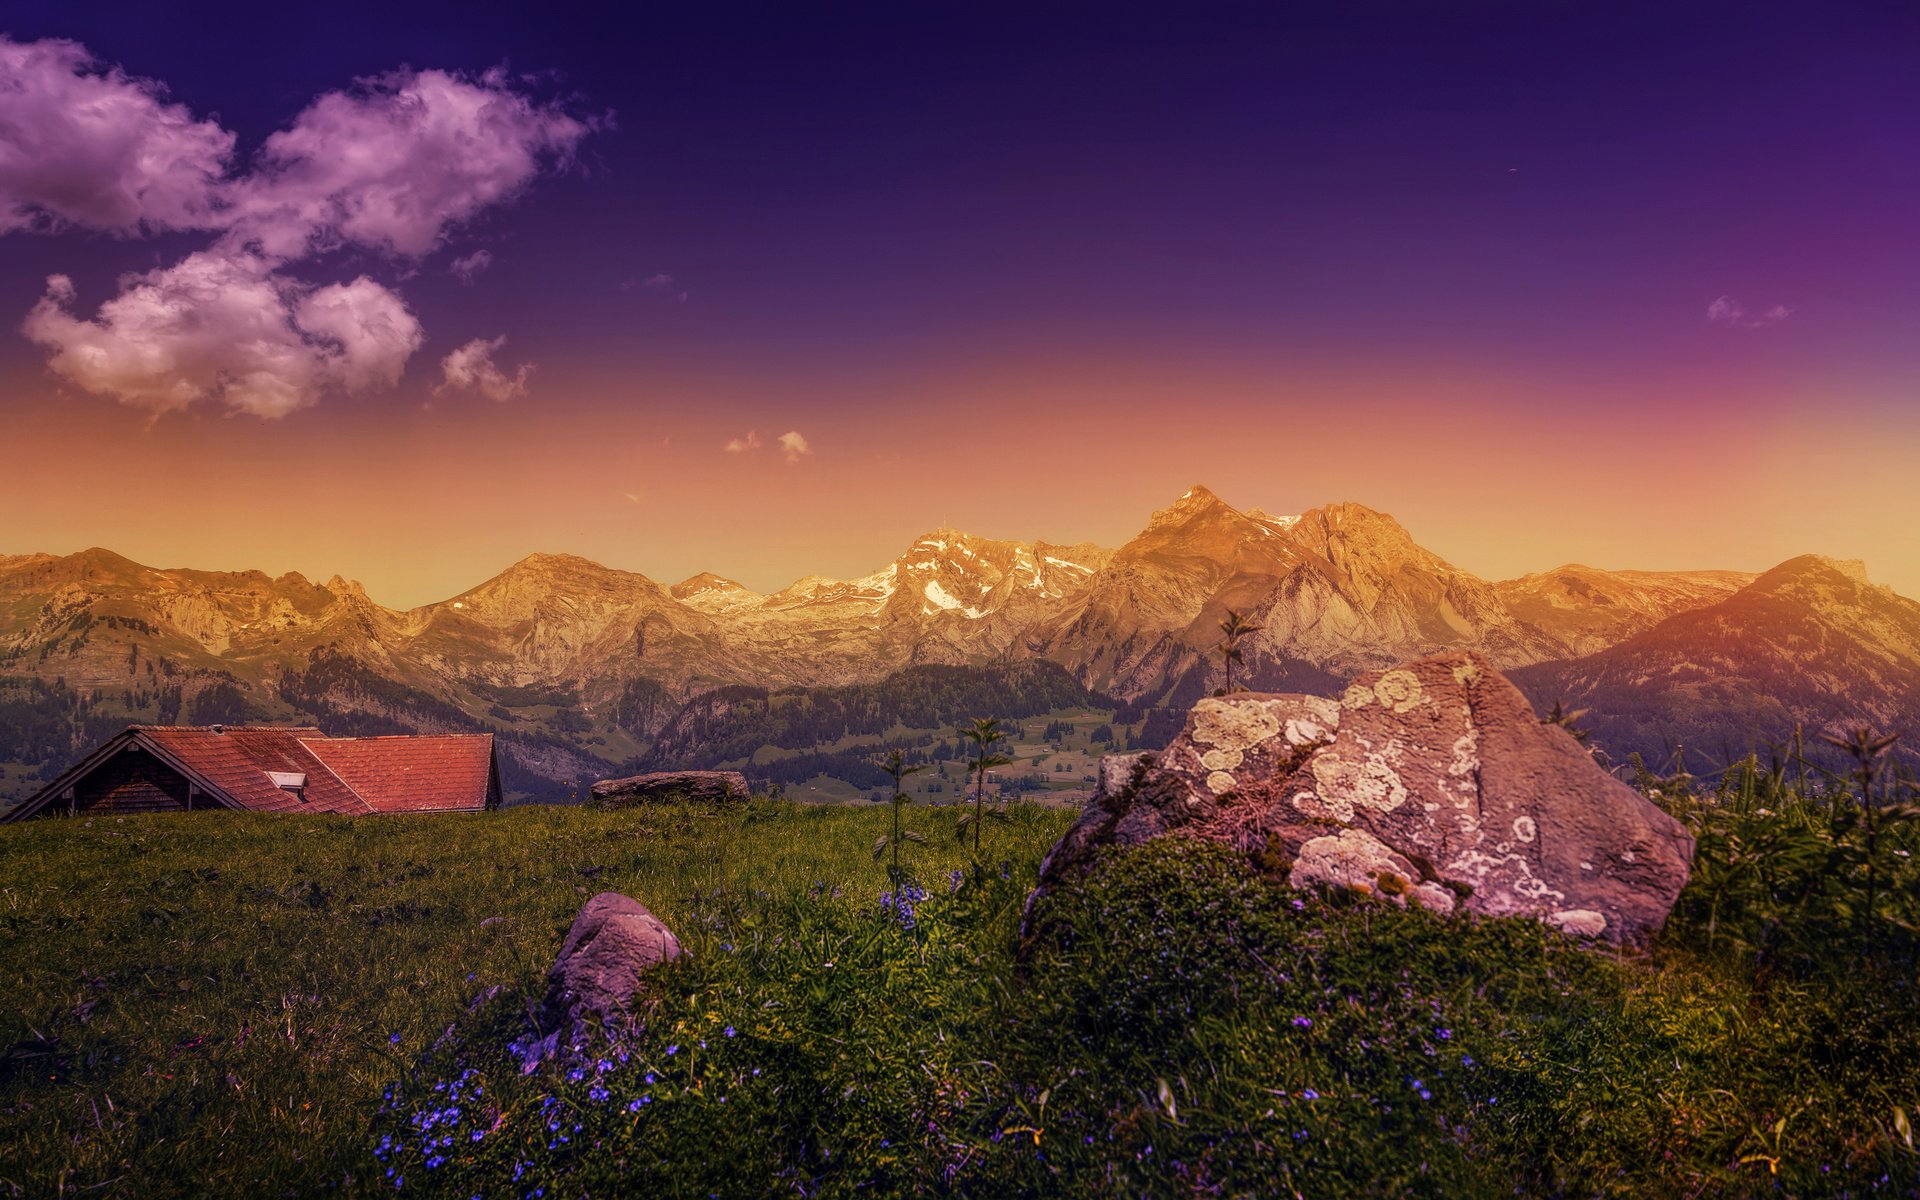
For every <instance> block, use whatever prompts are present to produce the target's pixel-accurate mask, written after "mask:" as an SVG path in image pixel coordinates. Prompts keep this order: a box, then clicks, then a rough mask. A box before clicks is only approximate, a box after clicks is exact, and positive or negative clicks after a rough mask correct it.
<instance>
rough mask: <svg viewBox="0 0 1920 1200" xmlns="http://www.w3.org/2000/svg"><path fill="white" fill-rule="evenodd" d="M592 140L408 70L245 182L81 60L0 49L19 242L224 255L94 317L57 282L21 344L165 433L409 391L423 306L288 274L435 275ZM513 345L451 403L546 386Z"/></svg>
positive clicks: (531, 103) (480, 350)
mask: <svg viewBox="0 0 1920 1200" xmlns="http://www.w3.org/2000/svg"><path fill="white" fill-rule="evenodd" d="M592 127H593V123H592V122H589V121H583V120H581V119H578V118H576V117H574V116H572V115H569V114H568V113H566V112H565V111H563V110H562V109H561V108H559V107H558V106H555V105H550V104H542V103H538V102H536V101H535V100H533V99H531V98H529V97H528V96H526V95H524V94H522V93H521V92H520V91H518V90H516V89H515V87H514V85H513V83H512V81H510V80H509V79H508V78H507V76H506V75H505V74H504V73H503V72H500V71H493V72H489V73H487V74H484V75H480V76H466V75H460V74H455V73H450V72H446V71H412V70H401V71H395V72H391V73H389V74H386V75H382V76H379V77H376V78H372V79H364V80H360V81H359V82H358V83H356V84H355V85H354V86H353V87H352V88H349V89H344V90H340V91H334V92H328V93H326V94H324V95H322V96H320V97H319V98H318V99H316V100H315V101H314V102H313V103H312V104H310V105H308V107H307V108H306V109H305V111H303V112H301V113H300V114H299V115H298V116H297V117H296V118H295V119H294V120H293V122H292V124H291V125H290V126H288V127H287V128H286V129H283V130H281V131H280V132H278V133H275V134H273V135H272V136H271V137H269V138H268V139H267V140H266V142H265V144H264V145H263V146H262V147H261V150H260V152H259V154H258V155H257V156H256V158H255V160H254V162H253V163H252V164H251V167H250V169H248V170H245V171H244V172H236V170H235V160H234V135H233V134H232V133H229V132H227V131H226V130H224V129H222V128H220V126H219V125H218V124H216V123H214V122H212V121H196V120H195V119H194V118H193V117H192V115H191V114H190V113H189V112H188V111H187V110H186V109H185V108H184V107H183V106H181V105H178V104H171V103H168V102H167V100H166V98H165V91H164V89H163V88H162V87H161V86H160V85H159V84H157V83H153V82H151V81H147V80H140V79H134V78H131V77H129V76H127V75H126V74H125V73H124V72H122V71H120V70H119V69H118V68H107V67H102V66H101V65H100V64H99V63H97V62H96V61H95V60H94V59H93V58H92V56H90V55H89V54H88V53H87V52H86V50H85V48H83V47H82V46H80V45H79V44H77V43H74V42H66V41H42V42H32V43H18V42H14V41H11V40H9V39H6V38H0V234H5V233H10V232H17V231H23V230H24V231H31V232H45V233H55V232H59V231H60V230H62V229H65V228H69V227H75V226H78V227H84V228H90V229H99V230H106V231H110V232H114V233H119V234H123V235H136V234H140V233H148V232H157V231H161V230H205V231H209V232H211V233H213V234H214V235H215V236H214V238H213V240H212V242H211V244H210V245H208V246H207V247H205V248H203V249H201V250H198V251H195V252H194V253H192V254H189V255H188V256H187V257H186V258H184V259H182V260H181V261H180V262H178V263H176V264H174V265H173V266H170V267H164V268H161V269H158V270H153V271H148V272H146V273H144V274H133V275H128V276H125V277H123V278H122V280H121V281H120V290H119V294H118V295H116V296H115V297H113V298H112V299H109V300H107V301H106V302H105V303H104V304H102V305H101V307H100V309H99V311H98V312H97V314H95V315H94V316H93V317H91V318H88V317H85V316H82V315H79V314H77V313H76V312H75V304H76V300H77V296H76V292H75V289H74V287H73V284H72V282H71V281H70V280H68V279H67V278H66V277H64V276H57V275H56V276H53V277H52V278H50V279H49V280H48V284H47V290H46V293H45V295H44V296H43V297H42V298H41V300H40V302H39V303H38V304H36V305H35V306H34V308H33V310H32V311H31V312H30V313H29V314H28V317H27V319H26V322H25V324H24V326H23V331H24V332H25V333H26V335H27V336H28V337H29V338H31V339H32V340H33V341H34V342H36V343H38V344H39V345H40V346H42V347H44V348H45V349H46V350H47V351H48V362H49V366H50V367H51V368H52V369H53V371H54V372H56V373H57V374H59V375H61V376H63V377H64V378H66V379H68V380H70V381H72V382H73V383H75V384H77V385H79V386H81V387H83V388H85V389H87V390H88V391H91V392H95V393H97V394H100V395H107V396H113V397H115V398H117V399H119V400H121V401H123V402H125V403H129V404H134V405H139V406H142V407H146V408H150V409H153V410H155V411H157V412H166V411H171V410H175V409H180V408H184V407H186V406H188V405H191V404H193V403H196V402H198V401H202V400H209V401H217V402H220V403H224V404H225V405H226V406H227V408H228V409H229V410H230V411H234V412H244V413H251V414H253V415H256V416H260V417H269V418H271V417H279V416H284V415H286V414H287V413H289V412H293V411H294V410H296V409H299V408H303V407H305V406H307V405H310V404H313V403H314V402H316V401H317V400H318V399H319V398H320V397H321V396H322V395H324V394H326V393H327V392H328V391H332V390H355V389H361V388H368V387H372V386H375V385H382V384H384V385H387V386H391V385H393V384H394V383H397V382H398V380H399V378H400V376H401V374H402V372H403V371H404V370H405V367H406V363H407V360H408V359H409V358H411V357H412V355H413V354H414V352H415V351H417V350H418V349H419V347H420V345H421V342H422V333H421V329H420V324H419V322H418V321H417V320H416V319H415V318H414V316H413V314H412V313H411V312H410V311H409V310H408V308H407V306H406V303H405V301H403V300H402V299H401V298H400V297H399V296H398V295H396V294H395V293H394V292H393V291H391V290H389V289H388V288H387V287H385V286H383V285H381V284H379V283H376V282H374V281H373V280H372V279H370V278H368V277H366V276H364V275H363V276H360V277H359V278H356V279H354V280H353V281H351V282H348V283H333V284H328V285H325V286H316V285H315V284H313V283H310V282H304V281H302V280H300V279H297V278H295V277H294V276H293V274H292V273H291V268H293V267H294V266H295V265H296V264H299V263H301V262H303V261H305V260H307V259H310V258H312V257H313V256H315V255H318V254H321V253H325V252H327V251H331V250H336V249H339V248H342V247H346V246H352V247H357V248H360V249H363V250H368V251H372V252H374V253H376V254H380V255H383V256H386V257H388V258H390V259H395V260H403V261H405V260H416V259H418V258H420V257H422V256H424V255H426V254H428V253H430V252H432V251H433V250H435V249H437V248H439V247H440V246H442V245H443V244H444V243H445V242H446V239H447V238H448V237H449V236H450V235H451V234H452V233H453V232H455V231H457V230H458V229H459V228H460V227H461V226H463V225H465V224H466V223H468V222H470V221H471V220H473V219H474V218H475V217H477V216H478V215H479V214H481V213H482V212H483V211H485V210H487V209H489V208H492V207H496V206H499V205H502V204H506V203H509V202H511V201H512V200H514V199H515V198H517V197H518V196H519V194H520V193H521V192H522V191H524V190H525V189H526V188H527V186H528V185H529V184H531V183H532V182H533V180H535V179H536V178H537V177H539V176H540V175H541V174H542V173H544V172H547V171H550V170H552V169H554V168H555V167H556V166H558V165H560V164H563V163H564V162H566V161H567V160H568V159H569V157H570V156H571V154H572V152H573V149H574V147H575V146H576V145H577V144H578V142H579V141H580V139H581V138H582V137H584V136H585V135H586V134H587V133H588V132H589V131H590V129H591V128H592ZM492 261H493V256H492V254H491V252H489V251H486V250H476V251H474V252H472V253H470V254H467V255H465V256H462V257H459V258H457V259H455V260H454V262H453V263H452V265H451V268H450V269H451V270H452V271H453V273H454V274H455V275H456V276H458V277H459V278H461V279H462V280H463V281H465V282H472V280H473V279H474V277H476V276H477V275H478V274H480V273H481V272H482V271H484V270H485V269H486V268H487V266H489V265H490V264H491V263H492ZM503 340H504V339H500V338H496V339H493V340H492V341H487V340H486V339H476V340H474V341H472V342H469V343H467V344H466V345H465V346H462V347H461V348H460V349H458V350H456V351H454V352H453V353H452V354H450V355H448V356H447V358H446V359H445V360H444V361H443V362H442V364H441V366H442V374H443V377H444V378H443V382H442V384H441V389H440V390H444V389H446V388H448V387H454V388H461V389H471V390H474V391H478V392H480V393H481V394H482V395H486V396H490V397H492V398H493V399H496V400H505V399H508V398H510V397H512V396H517V395H520V394H522V393H523V392H524V390H525V386H526V380H527V376H528V374H529V373H530V372H531V370H532V368H531V366H521V367H519V368H517V369H516V370H515V372H514V373H513V374H512V375H508V374H506V373H505V372H503V371H501V370H500V369H499V368H498V367H497V366H495V365H494V363H493V360H492V353H493V351H494V350H495V349H497V348H498V347H499V346H500V344H501V343H502V341H503Z"/></svg>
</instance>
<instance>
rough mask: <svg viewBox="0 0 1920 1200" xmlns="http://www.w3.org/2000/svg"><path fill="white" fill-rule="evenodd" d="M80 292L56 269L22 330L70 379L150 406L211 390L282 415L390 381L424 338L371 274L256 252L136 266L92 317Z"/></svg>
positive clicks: (244, 409) (240, 408) (178, 402)
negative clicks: (297, 269)
mask: <svg viewBox="0 0 1920 1200" xmlns="http://www.w3.org/2000/svg"><path fill="white" fill-rule="evenodd" d="M74 299H75V296H74V288H73V283H72V281H71V280H69V279H68V278H67V277H66V276H64V275H55V276H52V277H51V278H49V279H48V280H47V290H46V294H45V295H44V296H42V297H41V299H40V302H39V303H38V304H36V305H34V307H33V310H32V311H31V312H30V313H29V314H28V315H27V320H26V324H25V326H24V331H25V333H26V335H27V337H29V338H30V339H32V340H33V341H34V342H36V343H38V344H39V345H41V346H43V347H45V348H46V349H47V351H48V352H49V365H50V366H51V367H52V368H53V370H54V371H56V372H57V373H59V374H60V375H62V376H64V377H65V378H67V379H68V380H70V381H72V382H73V383H75V384H78V385H79V386H80V387H83V388H85V389H86V390H87V391H90V392H93V393H96V394H98V395H103V396H112V397H114V398H116V399H118V400H121V401H124V402H126V403H129V404H134V405H138V406H141V407H144V408H149V409H152V410H154V411H155V412H169V411H173V410H177V409H182V408H186V407H187V406H188V405H190V404H193V403H194V402H195V401H199V400H214V401H218V402H220V403H223V404H225V405H226V407H227V409H228V410H229V411H231V412H236V413H248V414H251V415H253V416H257V417H266V418H275V417H284V416H286V415H287V414H288V413H290V412H293V411H294V410H296V409H299V408H303V407H305V406H306V405H309V404H312V403H313V402H314V400H315V399H316V398H317V397H318V396H319V395H321V394H322V393H323V392H325V391H327V390H329V389H336V388H337V389H345V390H349V391H353V390H360V389H363V388H367V387H371V386H373V385H375V384H387V385H389V386H391V385H392V384H393V383H394V382H396V381H397V380H398V379H399V378H400V373H401V371H402V370H403V369H404V368H405V366H406V363H407V359H408V358H410V357H411V356H412V355H413V352H414V351H415V350H417V349H419V347H420V342H421V332H420V323H419V321H417V320H416V319H415V318H414V316H413V314H412V313H411V312H409V311H408V310H407V306H406V303H405V302H404V301H403V300H401V298H400V297H399V296H397V295H395V294H394V293H393V292H391V291H388V290H387V289H386V288H384V287H382V286H381V285H380V284H378V283H375V282H374V281H373V280H371V279H368V278H367V277H366V276H364V275H363V276H361V277H359V278H358V279H355V280H354V281H353V282H351V283H344V284H343V283H335V284H328V285H327V286H325V287H318V288H316V287H312V286H311V285H308V284H303V283H300V282H299V281H297V280H294V279H290V278H288V277H286V276H285V275H282V274H279V273H277V272H276V271H274V270H273V269H272V265H271V264H270V263H268V262H267V260H266V259H264V258H261V257H259V256H258V255H248V254H225V253H220V252H216V251H201V252H198V253H195V254H190V255H188V256H187V257H186V258H184V259H182V260H181V261H180V262H178V263H176V264H174V265H173V266H171V267H162V268H159V269H157V270H153V271H149V272H146V273H145V274H143V275H134V276H129V277H127V278H126V279H124V280H122V286H121V291H120V294H119V295H118V296H115V297H114V298H113V299H111V300H108V301H107V302H106V303H105V304H103V305H101V306H100V311H99V314H98V315H97V316H96V317H94V318H92V319H90V320H89V319H84V318H81V317H76V316H75V315H74V314H73V311H72V308H73V303H74Z"/></svg>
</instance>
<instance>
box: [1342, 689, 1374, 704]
mask: <svg viewBox="0 0 1920 1200" xmlns="http://www.w3.org/2000/svg"><path fill="white" fill-rule="evenodd" d="M1372 703H1373V689H1372V688H1370V687H1368V686H1366V685H1365V684H1362V683H1355V684H1350V685H1349V686H1348V687H1347V690H1346V691H1345V692H1343V693H1342V694H1341V696H1340V707H1341V708H1365V707H1366V706H1367V705H1369V704H1372Z"/></svg>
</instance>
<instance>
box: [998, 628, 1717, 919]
mask: <svg viewBox="0 0 1920 1200" xmlns="http://www.w3.org/2000/svg"><path fill="white" fill-rule="evenodd" d="M1100 775H1101V779H1100V782H1101V786H1100V788H1099V790H1098V791H1097V792H1096V794H1095V796H1094V798H1093V799H1092V800H1091V801H1089V802H1088V805H1087V807H1086V809H1085V810H1084V811H1083V812H1082V813H1081V816H1080V819H1079V820H1078V821H1077V822H1076V823H1075V824H1074V826H1073V827H1072V828H1071V829H1069V830H1068V831H1067V833H1066V834H1065V835H1064V836H1063V837H1062V838H1061V840H1060V842H1059V843H1058V844H1057V845H1056V846H1055V847H1054V848H1053V850H1052V851H1051V852H1050V853H1049V854H1048V856H1047V859H1046V861H1045V862H1044V863H1043V864H1042V866H1041V872H1040V887H1039V889H1036V893H1035V894H1036V897H1037V896H1038V895H1039V894H1040V893H1041V892H1043V891H1044V890H1045V889H1047V888H1049V887H1051V886H1053V885H1055V884H1057V883H1058V882H1059V881H1060V880H1062V879H1064V878H1067V877H1068V876H1070V875H1071V874H1073V873H1075V872H1077V871H1079V870H1083V869H1084V868H1085V867H1086V865H1087V864H1088V863H1089V862H1090V861H1091V860H1092V858H1093V856H1094V855H1095V854H1096V853H1097V852H1098V851H1099V850H1100V849H1101V848H1102V847H1104V846H1128V845H1137V844H1139V843H1141V842H1144V841H1147V840H1149V839H1151V838H1155V837H1161V836H1181V837H1196V838H1204V839H1207V840H1211V841H1219V842H1225V843H1228V844H1230V845H1232V846H1235V847H1236V848H1238V849H1240V850H1242V851H1244V852H1245V853H1246V855H1247V856H1248V860H1249V863H1250V865H1252V866H1254V867H1256V868H1258V869H1261V870H1264V871H1267V872H1270V873H1273V874H1276V875H1279V876H1281V877H1283V878H1284V879H1285V880H1286V881H1287V882H1289V883H1290V884H1292V885H1294V886H1296V887H1304V886H1319V887H1337V888H1344V889H1348V890H1351V891H1356V892H1361V893H1364V894H1374V895H1379V896H1382V897H1384V898H1385V899H1387V900H1389V901H1391V902H1392V903H1395V904H1400V905H1407V904H1414V905H1418V906H1421V907H1424V908H1431V909H1435V910H1438V911H1441V912H1450V911H1453V910H1454V909H1455V908H1463V909H1464V910H1465V911H1467V912H1472V913H1477V914H1480V915H1483V916H1528V917H1534V918H1537V919H1539V920H1543V921H1546V922H1548V923H1550V924H1552V925H1554V926H1556V927H1558V928H1560V929H1562V930H1565V931H1566V932H1568V933H1571V934H1577V935H1579V936H1582V937H1593V938H1602V939H1605V940H1607V941H1612V942H1639V941H1643V940H1645V939H1646V938H1647V937H1648V936H1650V935H1651V934H1652V933H1654V932H1655V931H1657V930H1658V929H1659V928H1660V926H1661V924H1662V923H1664V922H1665V920H1666V917H1667V913H1668V911H1669V910H1671V908H1672V907H1673V902H1674V900H1675V899H1676V898H1677V897H1678V896H1679V894H1680V890H1681V888H1683V887H1685V886H1686V882H1687V876H1688V871H1689V865H1690V863H1691V861H1692V857H1693V838H1692V836H1691V835H1690V834H1688V832H1687V831H1686V829H1685V827H1684V826H1682V825H1681V824H1680V823H1679V822H1678V821H1675V820H1674V819H1673V818H1672V817H1669V816H1668V815H1667V814H1666V813H1664V812H1662V811H1660V810H1659V809H1658V808H1656V807H1655V806H1654V805H1653V804H1651V803H1650V802H1648V801H1647V800H1646V799H1645V798H1644V797H1642V796H1641V795H1640V794H1639V793H1638V792H1636V791H1634V790H1633V789H1632V788H1630V787H1628V786H1627V785H1625V784H1623V783H1621V782H1620V781H1619V780H1617V779H1615V778H1614V777H1613V776H1611V775H1609V774H1607V773H1606V772H1605V771H1603V770H1601V769H1600V768H1599V766H1597V765H1596V764H1595V763H1594V761H1593V759H1592V757H1591V756H1590V755H1588V754H1587V753H1586V751H1585V750H1583V749H1582V748H1581V746H1580V744H1579V743H1578V742H1577V741H1575V740H1574V739H1573V737H1571V736H1570V735H1569V734H1568V733H1567V732H1566V731H1565V730H1563V729H1560V728H1558V727H1557V726H1553V725H1545V724H1542V723H1541V722H1540V720H1539V718H1538V717H1537V716H1536V715H1535V714H1534V711H1533V708H1532V706H1531V705H1530V704H1528V702H1527V700H1526V697H1524V696H1522V695H1521V694H1520V692H1519V690H1518V689H1517V688H1515V687H1514V686H1513V685H1512V684H1511V683H1509V682H1508V681H1507V680H1506V678H1505V677H1503V676H1502V675H1501V674H1500V673H1499V672H1498V671H1496V670H1495V669H1494V668H1493V666H1492V665H1491V664H1490V663H1489V662H1488V661H1487V660H1486V659H1485V658H1483V657H1482V656H1480V655H1479V654H1477V653H1474V652H1471V651H1457V652H1453V653H1448V654H1441V655H1436V656H1435V657H1432V658H1425V659H1420V660H1418V661H1415V662H1410V663H1406V664H1403V665H1401V666H1399V667H1395V668H1393V669H1391V670H1387V671H1375V672H1371V673H1369V674H1365V675H1361V676H1359V677H1358V678H1356V679H1355V680H1354V681H1353V682H1352V683H1351V684H1350V685H1348V687H1347V689H1346V691H1345V692H1344V693H1343V694H1342V695H1341V696H1339V697H1338V698H1334V699H1329V698H1325V697H1319V696H1300V695H1263V694H1259V693H1243V694H1238V695H1233V696H1224V697H1214V698H1209V699H1205V700H1201V701H1200V702H1199V703H1198V704H1196V705H1195V706H1194V708H1193V711H1192V712H1191V713H1190V714H1189V715H1188V717H1187V723H1186V726H1185V728H1184V729H1183V730H1182V732H1181V734H1180V736H1179V737H1178V738H1176V739H1175V740H1174V742H1173V744H1172V745H1170V746H1168V747H1167V749H1166V750H1165V751H1164V752H1162V753H1161V754H1160V755H1159V756H1158V757H1157V758H1155V759H1153V760H1151V765H1148V766H1146V767H1144V768H1141V767H1138V766H1137V765H1136V766H1134V767H1131V768H1129V771H1128V775H1127V779H1126V782H1125V783H1124V784H1120V785H1117V786H1116V783H1115V780H1116V779H1117V775H1118V765H1117V764H1116V765H1115V767H1114V768H1112V770H1111V771H1110V769H1109V767H1108V764H1107V763H1106V762H1103V763H1102V769H1101V772H1100ZM1028 910H1029V917H1030V918H1031V914H1032V912H1033V904H1032V901H1031V900H1030V901H1029V905H1028ZM1028 927H1029V932H1031V919H1030V920H1029V922H1028Z"/></svg>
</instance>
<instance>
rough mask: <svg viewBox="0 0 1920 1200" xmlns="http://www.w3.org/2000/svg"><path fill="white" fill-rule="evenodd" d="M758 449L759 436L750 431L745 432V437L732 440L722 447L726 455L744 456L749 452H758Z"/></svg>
mask: <svg viewBox="0 0 1920 1200" xmlns="http://www.w3.org/2000/svg"><path fill="white" fill-rule="evenodd" d="M759 448H760V435H759V434H757V433H755V432H754V431H753V430H751V429H749V430H747V436H746V437H743V438H733V439H731V440H729V441H728V442H727V444H726V445H725V446H724V447H722V449H724V450H726V452H727V453H728V454H745V453H746V452H747V451H749V450H758V449H759Z"/></svg>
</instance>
